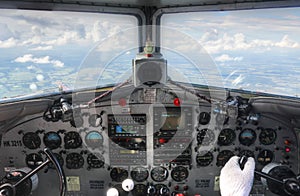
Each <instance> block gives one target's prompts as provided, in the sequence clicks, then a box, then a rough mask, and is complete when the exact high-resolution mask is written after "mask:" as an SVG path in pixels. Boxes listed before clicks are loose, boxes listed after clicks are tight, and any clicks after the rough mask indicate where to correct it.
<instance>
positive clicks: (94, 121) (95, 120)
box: [89, 114, 102, 127]
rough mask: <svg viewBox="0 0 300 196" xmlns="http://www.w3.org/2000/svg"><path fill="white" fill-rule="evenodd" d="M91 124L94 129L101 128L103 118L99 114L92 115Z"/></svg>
mask: <svg viewBox="0 0 300 196" xmlns="http://www.w3.org/2000/svg"><path fill="white" fill-rule="evenodd" d="M89 124H90V125H91V126H92V127H99V126H100V125H101V124H102V118H101V115H99V114H92V115H90V116H89Z"/></svg>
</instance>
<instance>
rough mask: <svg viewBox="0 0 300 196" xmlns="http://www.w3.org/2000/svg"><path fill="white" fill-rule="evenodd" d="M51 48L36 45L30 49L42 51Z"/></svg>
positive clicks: (50, 47) (51, 47) (50, 48)
mask: <svg viewBox="0 0 300 196" xmlns="http://www.w3.org/2000/svg"><path fill="white" fill-rule="evenodd" d="M52 49H53V46H38V47H35V48H32V49H30V50H33V51H44V50H52Z"/></svg>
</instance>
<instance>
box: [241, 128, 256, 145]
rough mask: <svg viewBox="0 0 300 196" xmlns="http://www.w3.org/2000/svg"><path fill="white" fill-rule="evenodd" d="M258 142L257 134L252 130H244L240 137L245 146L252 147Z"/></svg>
mask: <svg viewBox="0 0 300 196" xmlns="http://www.w3.org/2000/svg"><path fill="white" fill-rule="evenodd" d="M255 140H256V133H255V131H253V130H252V129H244V130H243V131H242V132H241V133H240V135H239V141H240V143H241V144H243V145H245V146H250V145H251V144H253V143H254V142H255Z"/></svg>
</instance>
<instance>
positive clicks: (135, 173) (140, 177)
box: [130, 167, 149, 182]
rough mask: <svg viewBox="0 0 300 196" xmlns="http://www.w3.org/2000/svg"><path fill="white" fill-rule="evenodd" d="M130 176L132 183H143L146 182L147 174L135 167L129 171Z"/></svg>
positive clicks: (144, 170)
mask: <svg viewBox="0 0 300 196" xmlns="http://www.w3.org/2000/svg"><path fill="white" fill-rule="evenodd" d="M130 175H131V178H132V179H133V180H134V181H136V182H143V181H145V180H147V178H148V176H149V172H148V170H147V169H146V168H144V167H136V168H134V169H133V170H132V171H131V173H130Z"/></svg>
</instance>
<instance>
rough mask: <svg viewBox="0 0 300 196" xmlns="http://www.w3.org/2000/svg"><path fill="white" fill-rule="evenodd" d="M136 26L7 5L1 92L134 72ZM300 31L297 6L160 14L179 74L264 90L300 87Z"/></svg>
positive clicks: (0, 18)
mask: <svg viewBox="0 0 300 196" xmlns="http://www.w3.org/2000/svg"><path fill="white" fill-rule="evenodd" d="M136 26H137V20H136V18H134V17H132V16H124V15H109V14H97V13H78V12H73V13H72V12H49V11H35V12H32V11H26V10H1V12H0V29H1V31H0V50H1V56H0V89H1V90H0V95H1V97H10V96H15V95H19V94H29V93H39V92H42V91H44V90H47V89H48V90H49V89H50V90H49V91H51V90H52V89H57V86H60V85H62V86H63V87H64V88H65V89H68V88H69V89H70V88H71V89H72V88H77V87H84V86H89V85H91V86H95V85H98V84H99V81H101V83H102V84H105V83H113V82H115V81H120V80H122V79H123V78H126V77H128V74H129V75H130V69H131V59H132V58H134V56H135V54H136V52H137V48H136V46H137V38H138V36H137V28H136ZM299 35H300V9H299V8H285V9H264V10H249V11H247V10H245V11H226V12H202V13H182V14H168V15H165V16H163V17H162V39H163V41H162V47H163V50H162V52H163V54H164V56H165V57H166V58H167V59H168V63H169V69H168V70H169V74H170V76H171V77H172V78H173V79H174V78H176V79H179V80H181V81H187V82H193V83H199V84H208V85H217V86H225V87H229V88H239V89H245V90H252V91H259V92H268V93H279V94H283V95H291V96H298V95H300V85H299V84H300V77H298V76H299V74H300V65H299V61H300V56H299V54H300V36H299ZM125 73H126V74H125ZM216 81H217V82H216Z"/></svg>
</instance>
